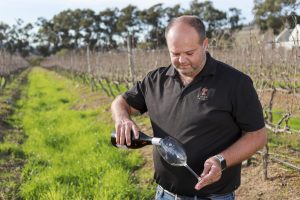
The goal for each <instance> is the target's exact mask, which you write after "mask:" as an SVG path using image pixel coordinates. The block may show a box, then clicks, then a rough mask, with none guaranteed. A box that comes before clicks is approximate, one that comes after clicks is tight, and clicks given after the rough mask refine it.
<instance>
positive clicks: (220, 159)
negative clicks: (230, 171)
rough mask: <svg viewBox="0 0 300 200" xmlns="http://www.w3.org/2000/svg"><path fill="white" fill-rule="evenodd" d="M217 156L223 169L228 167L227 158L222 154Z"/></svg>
mask: <svg viewBox="0 0 300 200" xmlns="http://www.w3.org/2000/svg"><path fill="white" fill-rule="evenodd" d="M215 157H216V158H217V159H218V160H219V161H220V164H221V169H222V171H223V170H225V169H226V167H227V165H226V160H225V158H224V157H223V156H222V155H216V156H215Z"/></svg>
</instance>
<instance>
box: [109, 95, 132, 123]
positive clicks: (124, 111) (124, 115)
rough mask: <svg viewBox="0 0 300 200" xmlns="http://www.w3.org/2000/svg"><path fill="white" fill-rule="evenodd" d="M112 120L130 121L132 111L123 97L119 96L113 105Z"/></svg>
mask: <svg viewBox="0 0 300 200" xmlns="http://www.w3.org/2000/svg"><path fill="white" fill-rule="evenodd" d="M111 112H112V118H113V120H114V121H115V122H117V121H121V120H122V119H130V115H131V109H130V106H129V105H128V104H127V102H126V101H125V100H124V99H123V97H122V96H118V97H117V98H116V99H115V100H114V101H113V102H112V104H111Z"/></svg>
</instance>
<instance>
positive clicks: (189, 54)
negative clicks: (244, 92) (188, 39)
mask: <svg viewBox="0 0 300 200" xmlns="http://www.w3.org/2000/svg"><path fill="white" fill-rule="evenodd" d="M186 54H187V55H188V56H191V55H193V54H194V52H188V53H186Z"/></svg>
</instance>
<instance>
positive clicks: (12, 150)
mask: <svg viewBox="0 0 300 200" xmlns="http://www.w3.org/2000/svg"><path fill="white" fill-rule="evenodd" d="M27 73H28V72H27V71H25V72H23V73H22V74H21V75H20V76H19V77H18V78H17V79H16V80H15V81H14V82H13V83H12V84H10V85H8V86H7V88H5V90H4V91H3V93H2V94H1V96H0V145H1V146H0V199H1V200H2V199H3V200H5V199H19V197H18V191H19V185H20V183H21V170H22V167H23V166H24V164H25V161H26V158H25V154H24V152H23V151H22V149H21V148H20V145H21V144H22V143H23V142H24V141H25V139H26V136H25V134H24V133H23V132H22V129H21V128H20V127H18V126H17V124H18V123H17V122H15V121H13V119H11V118H10V116H11V115H12V114H13V112H14V108H15V106H16V101H17V100H18V99H19V97H20V93H21V89H22V85H24V84H26V80H27ZM12 124H14V125H12Z"/></svg>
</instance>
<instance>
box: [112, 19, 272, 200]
mask: <svg viewBox="0 0 300 200" xmlns="http://www.w3.org/2000/svg"><path fill="white" fill-rule="evenodd" d="M165 38H166V41H167V46H168V50H169V53H170V61H171V64H170V65H169V66H167V67H160V68H158V69H156V70H153V71H151V72H149V73H148V74H147V75H146V76H145V77H144V79H143V80H141V81H138V82H137V84H136V85H135V86H134V87H133V88H131V89H130V90H128V91H127V92H125V93H124V94H123V95H121V96H118V97H117V98H116V99H115V100H114V101H113V103H112V106H111V110H112V115H113V119H114V121H115V128H116V133H117V143H118V144H121V145H123V144H127V145H130V143H131V134H130V132H131V131H133V132H134V135H135V137H136V138H138V132H139V127H138V126H137V125H136V124H135V122H134V121H132V119H131V117H130V116H131V115H133V114H137V113H145V112H148V116H149V117H150V120H151V125H152V129H153V135H154V136H155V137H160V138H164V137H167V136H171V137H173V138H176V139H177V140H178V141H180V142H181V143H182V144H183V147H184V149H185V151H186V154H187V160H188V165H189V166H190V167H191V168H192V169H193V170H194V171H195V172H196V173H197V174H199V176H200V177H201V180H196V179H195V177H194V176H193V175H192V174H191V173H190V172H189V171H188V170H186V169H185V168H184V167H176V166H171V165H170V164H168V163H166V162H165V161H164V159H163V158H161V156H160V155H159V153H158V152H157V150H156V148H154V149H153V158H154V168H155V173H154V178H155V180H156V183H157V184H158V187H157V192H156V196H155V199H157V200H163V199H169V200H170V199H213V200H223V199H224V200H225V199H226V200H230V199H235V195H234V191H235V190H236V189H237V188H238V187H239V185H240V178H241V163H242V161H244V160H246V159H248V158H249V157H250V156H251V155H253V154H254V153H255V152H256V151H257V150H259V149H261V148H262V147H263V146H264V145H265V144H266V142H267V133H266V130H265V124H264V118H263V112H262V107H261V104H260V102H259V99H258V96H257V93H256V91H255V89H254V87H253V83H252V80H251V78H250V77H249V76H247V75H245V74H244V73H242V72H240V71H238V70H236V69H234V68H233V67H231V66H229V65H227V64H225V63H222V62H220V61H218V60H215V59H214V58H212V57H211V56H210V54H209V53H208V51H207V47H208V39H207V38H206V33H205V26H204V24H203V22H202V21H201V20H200V19H199V18H197V17H196V16H181V17H178V18H174V19H173V20H171V21H170V23H169V24H168V26H167V28H166V30H165Z"/></svg>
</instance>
